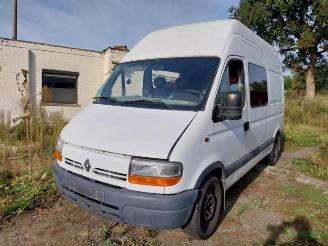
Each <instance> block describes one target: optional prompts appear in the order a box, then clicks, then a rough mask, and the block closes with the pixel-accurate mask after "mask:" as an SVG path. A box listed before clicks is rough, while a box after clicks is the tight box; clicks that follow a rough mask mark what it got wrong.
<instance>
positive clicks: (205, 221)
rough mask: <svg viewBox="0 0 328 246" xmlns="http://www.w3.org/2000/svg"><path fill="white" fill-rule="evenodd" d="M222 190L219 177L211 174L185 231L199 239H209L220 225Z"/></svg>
mask: <svg viewBox="0 0 328 246" xmlns="http://www.w3.org/2000/svg"><path fill="white" fill-rule="evenodd" d="M221 208H222V190H221V185H220V181H219V179H218V178H217V177H215V176H211V177H209V178H208V179H207V180H206V182H205V183H204V184H203V185H202V187H201V189H200V197H199V199H198V202H197V203H196V206H195V209H194V213H193V215H192V217H191V219H190V221H189V223H188V224H187V226H186V227H185V228H183V229H184V231H185V232H186V233H187V234H188V235H190V236H192V237H194V238H197V239H207V238H208V237H210V236H211V235H212V234H213V233H214V232H215V230H216V229H217V227H218V225H219V219H220V217H221Z"/></svg>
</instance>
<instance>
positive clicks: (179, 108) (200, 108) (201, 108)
mask: <svg viewBox="0 0 328 246" xmlns="http://www.w3.org/2000/svg"><path fill="white" fill-rule="evenodd" d="M183 58H190V59H193V58H194V59H196V58H200V59H201V58H215V59H217V66H216V68H215V71H214V73H213V75H212V78H211V81H210V83H209V86H208V89H207V91H206V94H205V95H204V99H203V101H202V102H201V103H200V104H199V105H197V106H194V107H188V106H185V105H184V106H182V105H181V106H180V105H174V106H172V109H170V110H176V111H193V112H198V111H204V110H205V107H206V104H207V101H208V98H209V95H210V93H211V91H212V87H213V84H214V81H215V78H216V76H217V73H218V69H219V67H220V64H221V58H220V57H219V56H181V57H180V56H178V57H159V58H152V59H140V60H133V61H128V62H122V63H120V64H119V65H122V64H130V63H134V62H142V61H153V60H160V59H183ZM114 70H115V69H114ZM114 70H113V71H114ZM108 79H109V77H108ZM106 81H107V79H106V80H105V83H106ZM93 103H95V101H93ZM98 104H99V103H98ZM107 105H111V106H122V107H138V108H140V107H141V108H146V109H155V108H154V107H149V105H141V104H140V105H138V104H128V103H127V104H125V103H122V104H121V105H119V104H117V103H116V104H112V103H111V104H107ZM156 109H159V110H168V108H165V107H158V108H156Z"/></svg>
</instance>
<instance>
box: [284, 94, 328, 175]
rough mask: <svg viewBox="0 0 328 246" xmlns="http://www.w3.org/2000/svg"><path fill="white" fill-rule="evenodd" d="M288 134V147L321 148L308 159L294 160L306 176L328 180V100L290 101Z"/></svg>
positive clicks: (294, 163)
mask: <svg viewBox="0 0 328 246" xmlns="http://www.w3.org/2000/svg"><path fill="white" fill-rule="evenodd" d="M285 106H286V108H285V126H284V127H285V133H286V140H287V145H295V146H302V147H318V151H316V153H314V154H312V155H310V156H308V157H306V158H294V159H293V160H292V164H293V166H294V167H295V168H296V169H297V170H299V171H300V172H303V173H304V174H307V175H310V176H313V177H317V178H321V179H325V180H327V179H328V99H327V98H322V97H320V96H318V97H317V98H315V99H313V100H310V101H302V100H295V99H288V98H287V99H286V105H285Z"/></svg>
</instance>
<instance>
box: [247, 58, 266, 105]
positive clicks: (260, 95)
mask: <svg viewBox="0 0 328 246" xmlns="http://www.w3.org/2000/svg"><path fill="white" fill-rule="evenodd" d="M248 75H249V90H250V98H251V106H252V107H253V108H254V107H262V106H266V105H267V104H268V86H267V74H266V70H265V68H264V67H261V66H258V65H255V64H252V63H249V64H248Z"/></svg>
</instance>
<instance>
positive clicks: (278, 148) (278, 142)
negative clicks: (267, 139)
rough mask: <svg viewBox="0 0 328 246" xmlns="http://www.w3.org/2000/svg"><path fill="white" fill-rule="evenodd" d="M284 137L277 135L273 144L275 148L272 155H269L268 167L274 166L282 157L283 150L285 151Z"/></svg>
mask: <svg viewBox="0 0 328 246" xmlns="http://www.w3.org/2000/svg"><path fill="white" fill-rule="evenodd" d="M283 141H284V140H283V137H282V136H281V134H279V135H277V136H276V138H275V139H274V142H273V147H272V151H271V153H270V154H269V155H268V161H267V162H268V165H270V166H274V165H275V164H276V163H277V162H278V160H279V157H280V155H281V152H282V149H283V147H284V146H283V145H284V144H283Z"/></svg>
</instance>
